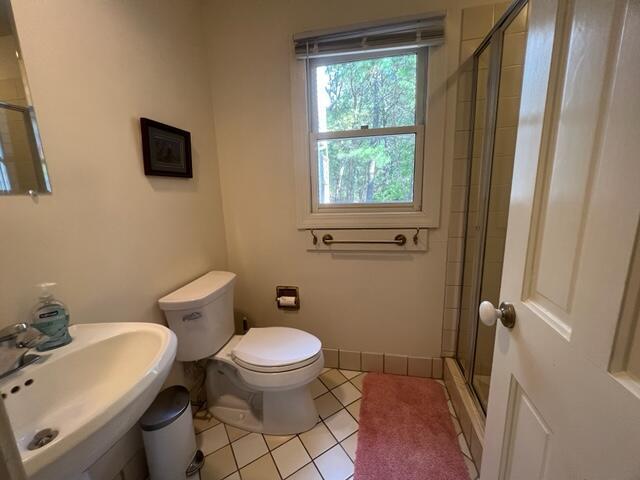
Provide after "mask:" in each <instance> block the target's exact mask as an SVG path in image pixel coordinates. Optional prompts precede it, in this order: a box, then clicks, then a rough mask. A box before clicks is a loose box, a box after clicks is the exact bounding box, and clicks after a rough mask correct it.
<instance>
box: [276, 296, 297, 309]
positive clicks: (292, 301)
mask: <svg viewBox="0 0 640 480" xmlns="http://www.w3.org/2000/svg"><path fill="white" fill-rule="evenodd" d="M278 305H279V306H281V307H295V306H296V297H284V296H283V297H278Z"/></svg>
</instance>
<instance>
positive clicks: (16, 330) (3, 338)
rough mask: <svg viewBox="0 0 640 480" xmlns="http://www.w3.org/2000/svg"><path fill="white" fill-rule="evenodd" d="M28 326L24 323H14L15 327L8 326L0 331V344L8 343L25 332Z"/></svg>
mask: <svg viewBox="0 0 640 480" xmlns="http://www.w3.org/2000/svg"><path fill="white" fill-rule="evenodd" d="M28 329H29V326H28V325H27V324H26V323H16V324H15V325H9V326H8V327H4V328H3V329H2V330H0V343H3V342H8V341H9V340H13V339H15V338H16V337H17V336H18V335H20V334H21V333H24V332H26V331H27V330H28Z"/></svg>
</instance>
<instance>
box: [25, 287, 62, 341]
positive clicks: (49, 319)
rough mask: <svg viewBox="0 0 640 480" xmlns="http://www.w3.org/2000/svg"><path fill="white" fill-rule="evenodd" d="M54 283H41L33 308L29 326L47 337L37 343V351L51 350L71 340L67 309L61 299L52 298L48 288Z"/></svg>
mask: <svg viewBox="0 0 640 480" xmlns="http://www.w3.org/2000/svg"><path fill="white" fill-rule="evenodd" d="M55 285H56V284H55V283H41V284H39V285H38V287H40V290H41V292H40V297H39V298H38V303H37V304H36V306H35V308H34V309H33V321H32V322H31V326H32V327H33V328H35V329H37V330H38V331H39V332H40V333H42V334H43V335H46V336H47V337H49V338H48V339H47V340H45V341H44V342H41V343H39V344H38V346H37V347H36V349H37V350H38V351H41V352H43V351H46V350H52V349H54V348H58V347H62V346H64V345H67V344H68V343H70V342H71V335H69V310H67V307H66V306H65V305H64V303H62V302H61V301H59V300H57V299H56V298H54V296H53V294H52V293H51V292H50V289H51V288H52V287H54V286H55Z"/></svg>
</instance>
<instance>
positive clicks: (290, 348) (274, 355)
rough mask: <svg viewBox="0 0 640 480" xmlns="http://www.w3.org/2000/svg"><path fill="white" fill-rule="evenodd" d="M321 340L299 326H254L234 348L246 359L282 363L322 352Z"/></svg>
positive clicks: (267, 364)
mask: <svg viewBox="0 0 640 480" xmlns="http://www.w3.org/2000/svg"><path fill="white" fill-rule="evenodd" d="M321 347H322V344H321V343H320V340H318V339H317V338H316V337H314V336H313V335H311V334H310V333H307V332H303V331H302V330H298V329H296V328H287V327H266V328H251V329H249V331H248V332H247V333H246V334H245V335H244V336H243V337H242V340H240V341H239V342H238V344H237V345H236V346H235V347H234V348H233V350H232V352H231V353H232V354H233V356H234V357H235V358H237V359H239V360H240V361H242V362H245V363H249V364H251V365H257V366H261V367H281V366H284V365H291V364H295V363H300V362H304V361H305V360H308V359H310V358H312V357H314V356H315V355H317V354H318V353H319V352H320V349H321Z"/></svg>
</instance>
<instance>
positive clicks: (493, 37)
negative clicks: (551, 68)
mask: <svg viewBox="0 0 640 480" xmlns="http://www.w3.org/2000/svg"><path fill="white" fill-rule="evenodd" d="M528 2H529V0H515V1H514V2H513V3H512V4H511V5H509V7H508V8H507V10H506V11H505V12H504V14H503V15H502V16H501V17H500V19H499V20H498V21H497V22H496V24H495V25H494V26H493V28H492V29H491V30H490V31H489V33H488V34H487V35H486V36H485V38H484V39H483V40H482V42H481V43H480V45H479V46H478V47H477V48H476V49H475V51H474V52H473V67H472V82H471V108H470V116H469V117H470V118H469V127H470V134H469V144H468V148H467V166H468V168H467V189H466V192H465V223H464V236H463V250H462V251H463V263H462V265H463V270H464V261H465V259H466V256H467V249H466V247H467V228H468V217H469V200H470V199H469V196H470V191H471V188H470V185H471V176H472V171H471V165H472V162H473V153H474V152H473V145H474V138H475V135H474V134H475V117H476V100H477V95H478V92H477V87H478V71H479V63H480V55H482V54H483V53H484V52H485V50H486V49H487V48H490V51H489V55H490V56H489V67H488V68H489V76H488V78H487V90H486V101H487V105H486V109H485V119H484V129H483V132H482V135H483V136H484V141H483V144H482V149H481V153H480V185H479V194H478V215H477V217H476V224H475V225H474V226H472V228H475V229H476V231H477V232H478V233H479V238H478V240H479V241H478V243H477V245H476V249H475V255H474V260H473V268H472V276H471V280H472V282H473V284H472V292H471V302H470V305H474V306H475V308H470V309H469V311H468V315H469V317H470V318H471V319H472V320H473V321H471V322H470V323H469V327H470V330H469V332H470V333H469V338H467V339H466V340H467V342H468V350H467V361H466V365H463V364H462V362H461V361H460V358H459V357H458V353H457V352H456V357H455V358H456V361H457V362H458V363H459V364H460V366H461V367H462V371H463V374H464V377H465V380H466V382H467V384H468V386H469V389H470V390H471V392H473V395H472V397H473V400H474V401H475V403H476V406H477V408H478V411H479V412H481V413H482V414H483V415H486V411H485V409H484V407H483V406H482V403H481V402H480V400H479V396H478V392H476V389H475V387H474V386H473V374H474V367H475V358H476V345H477V336H478V321H479V320H478V310H477V308H478V306H479V305H480V293H481V288H482V273H483V265H484V253H485V247H486V241H487V238H486V235H487V223H488V216H489V195H490V193H491V173H492V168H493V153H494V146H495V143H494V142H495V134H496V126H497V120H498V100H499V92H500V73H501V68H502V47H503V40H504V32H505V30H506V29H507V28H508V27H509V26H510V25H511V22H512V21H513V20H515V18H516V17H517V16H518V14H519V13H520V12H521V10H522V9H523V8H524V6H525V5H526V4H527V3H528ZM463 275H464V274H463ZM460 302H462V295H461V298H460ZM459 307H460V305H459ZM461 312H462V308H458V316H460V315H461ZM458 323H460V317H459V318H458ZM459 337H460V328H458V339H457V342H456V345H458V344H459V343H460V340H461V339H460V338H459ZM463 340H464V339H463Z"/></svg>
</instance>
